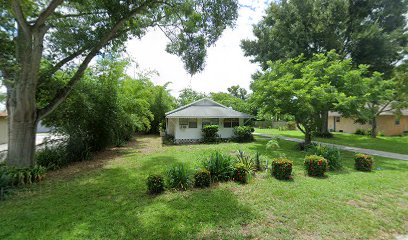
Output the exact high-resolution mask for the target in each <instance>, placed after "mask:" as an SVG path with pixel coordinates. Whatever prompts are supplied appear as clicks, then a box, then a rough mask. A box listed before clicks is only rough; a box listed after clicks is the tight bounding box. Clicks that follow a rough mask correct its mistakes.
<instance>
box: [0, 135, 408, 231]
mask: <svg viewBox="0 0 408 240" xmlns="http://www.w3.org/2000/svg"><path fill="white" fill-rule="evenodd" d="M158 140H159V138H158V137H142V138H141V139H140V140H139V142H138V143H137V145H136V146H139V147H138V148H125V149H122V150H116V151H113V152H108V153H106V154H101V155H100V156H98V158H99V159H102V158H103V159H105V160H98V161H89V162H82V163H77V164H73V165H72V166H69V167H67V168H65V169H62V170H59V171H56V172H51V173H50V176H49V177H48V179H47V180H45V181H43V182H41V183H39V184H35V185H33V186H31V187H28V188H26V189H20V190H18V191H17V192H16V193H15V194H14V195H12V196H10V197H9V199H7V200H6V201H3V202H0V219H1V223H0V226H1V231H0V239H392V238H394V237H395V236H397V235H407V234H408V227H407V226H408V184H407V183H408V174H407V171H408V162H403V161H397V160H391V159H384V158H379V157H378V158H376V165H375V167H376V168H381V170H376V171H374V172H372V173H364V172H357V171H355V170H353V168H352V166H353V161H352V155H351V154H350V153H343V164H344V165H345V168H344V170H343V171H341V172H336V173H329V174H327V175H328V176H327V178H323V179H322V178H312V177H307V176H305V175H304V172H303V169H302V159H303V157H304V154H303V153H302V152H298V151H295V150H294V147H295V144H294V143H291V142H286V141H281V150H279V151H277V152H273V153H269V154H267V153H265V144H266V140H262V139H258V140H257V141H256V142H253V143H247V144H236V143H223V144H218V145H187V146H170V147H161V146H160V145H159V144H157V142H158ZM237 149H242V150H244V151H246V152H248V153H254V152H255V151H260V152H261V153H262V154H263V156H264V157H267V158H268V159H271V158H273V157H274V156H278V155H279V154H282V153H284V154H286V156H287V157H288V158H290V159H292V160H293V161H294V179H293V181H278V180H276V179H274V178H272V177H269V175H268V174H265V173H261V174H258V175H257V176H256V177H255V178H254V179H252V181H251V182H250V183H249V184H247V185H240V184H237V183H234V182H227V183H221V184H218V185H216V186H213V187H211V188H209V189H204V190H197V189H192V190H188V191H185V192H177V191H167V192H166V193H164V194H162V195H159V196H157V197H152V196H149V195H147V194H146V187H145V179H146V177H147V176H148V174H149V173H164V172H165V171H166V169H167V168H168V167H169V166H171V165H173V164H176V163H186V164H187V165H188V166H190V167H191V168H192V169H193V168H195V167H196V166H198V165H199V162H200V159H203V158H204V157H205V156H208V154H209V153H210V152H211V151H213V150H221V151H223V152H225V153H231V154H233V153H234V152H235V151H236V150H237Z"/></svg>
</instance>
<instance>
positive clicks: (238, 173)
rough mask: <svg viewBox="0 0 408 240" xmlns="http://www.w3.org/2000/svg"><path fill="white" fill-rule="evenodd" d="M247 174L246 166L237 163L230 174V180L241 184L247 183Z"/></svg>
mask: <svg viewBox="0 0 408 240" xmlns="http://www.w3.org/2000/svg"><path fill="white" fill-rule="evenodd" d="M249 175H250V174H249V172H248V168H247V166H245V165H244V164H243V163H241V162H238V163H235V164H234V168H233V172H232V179H233V180H234V181H235V182H239V183H242V184H246V183H248V177H249Z"/></svg>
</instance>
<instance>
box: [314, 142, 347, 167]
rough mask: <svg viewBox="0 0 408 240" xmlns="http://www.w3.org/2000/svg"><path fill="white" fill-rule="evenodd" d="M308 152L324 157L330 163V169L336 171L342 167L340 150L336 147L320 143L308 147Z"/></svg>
mask: <svg viewBox="0 0 408 240" xmlns="http://www.w3.org/2000/svg"><path fill="white" fill-rule="evenodd" d="M307 154H308V155H317V156H322V157H324V158H325V159H326V160H327V162H328V164H329V170H330V171H335V170H338V169H341V167H342V165H341V162H340V151H339V149H337V148H335V147H330V146H326V145H320V144H319V145H312V146H310V147H309V148H308V149H307Z"/></svg>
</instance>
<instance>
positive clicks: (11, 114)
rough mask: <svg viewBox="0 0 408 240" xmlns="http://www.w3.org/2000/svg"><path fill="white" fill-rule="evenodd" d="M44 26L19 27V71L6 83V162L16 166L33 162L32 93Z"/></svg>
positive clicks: (34, 113)
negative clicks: (28, 28)
mask: <svg viewBox="0 0 408 240" xmlns="http://www.w3.org/2000/svg"><path fill="white" fill-rule="evenodd" d="M45 31H46V29H45V28H39V29H37V30H36V31H23V30H22V29H21V28H19V29H18V35H17V37H16V51H17V52H16V56H17V63H18V70H17V73H16V76H15V78H14V80H13V82H12V83H11V84H9V85H8V86H7V111H8V129H9V139H8V153H7V163H8V164H9V165H12V166H16V167H29V166H32V165H34V164H35V162H34V154H35V134H36V130H37V129H36V128H37V123H38V120H39V119H38V116H37V108H36V99H35V92H36V88H37V83H38V77H39V76H38V74H39V69H40V61H41V57H42V50H43V39H44V34H45Z"/></svg>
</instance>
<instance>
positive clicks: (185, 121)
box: [179, 118, 188, 128]
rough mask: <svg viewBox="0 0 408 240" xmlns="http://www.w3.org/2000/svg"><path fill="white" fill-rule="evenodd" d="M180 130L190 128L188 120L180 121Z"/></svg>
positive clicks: (181, 119) (182, 119)
mask: <svg viewBox="0 0 408 240" xmlns="http://www.w3.org/2000/svg"><path fill="white" fill-rule="evenodd" d="M179 125H180V128H187V126H188V118H180V119H179Z"/></svg>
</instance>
